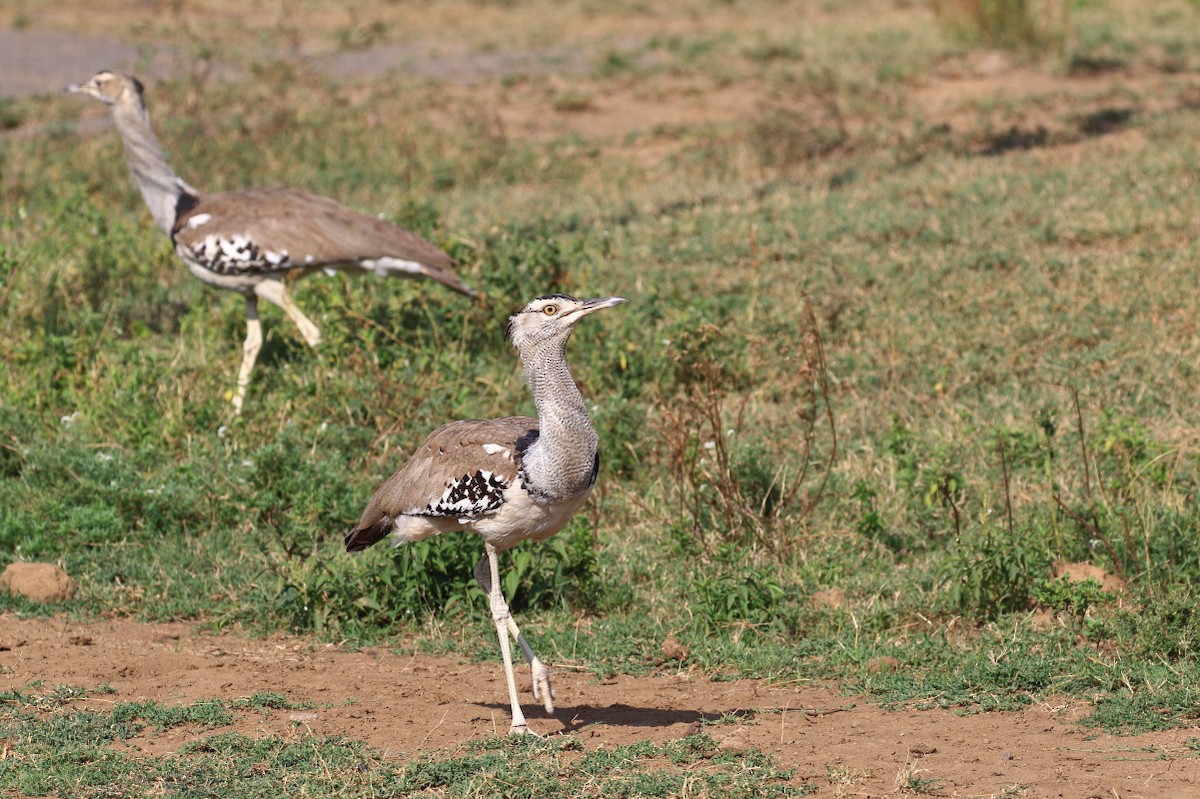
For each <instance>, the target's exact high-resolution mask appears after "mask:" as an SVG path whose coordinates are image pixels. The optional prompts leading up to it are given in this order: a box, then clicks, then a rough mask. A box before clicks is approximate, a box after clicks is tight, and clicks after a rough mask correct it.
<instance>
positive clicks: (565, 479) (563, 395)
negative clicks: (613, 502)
mask: <svg viewBox="0 0 1200 799" xmlns="http://www.w3.org/2000/svg"><path fill="white" fill-rule="evenodd" d="M567 338H568V336H556V337H553V338H550V339H548V340H546V341H542V342H539V343H538V344H537V345H536V346H534V347H531V348H529V349H528V350H527V351H522V352H521V363H522V365H523V366H524V367H525V377H526V379H527V380H528V381H529V388H530V389H531V390H532V392H533V403H534V405H535V406H537V413H538V426H539V434H538V440H537V441H536V442H534V443H533V444H532V445H531V446H530V447H529V449H528V450H527V451H526V452H525V456H524V464H523V466H524V468H523V472H524V476H525V480H526V481H527V485H526V488H527V489H528V490H529V491H530V493H532V494H534V495H541V496H544V497H547V498H549V499H552V500H564V499H568V498H571V497H575V496H578V495H580V494H583V493H586V492H587V491H588V490H589V489H590V488H591V487H592V484H593V483H595V480H596V452H597V449H598V447H599V443H600V442H599V437H598V436H597V435H596V429H595V428H594V427H592V422H591V419H589V418H588V412H587V406H586V405H585V404H584V401H583V395H582V394H580V393H579V388H578V387H577V386H576V385H575V380H574V378H572V377H571V370H570V369H569V368H568V367H567V355H566V346H567Z"/></svg>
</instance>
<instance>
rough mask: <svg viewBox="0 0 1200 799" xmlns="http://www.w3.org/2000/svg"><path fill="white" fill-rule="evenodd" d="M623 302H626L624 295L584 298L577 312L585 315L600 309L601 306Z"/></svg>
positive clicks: (610, 306) (606, 306)
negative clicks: (592, 298)
mask: <svg viewBox="0 0 1200 799" xmlns="http://www.w3.org/2000/svg"><path fill="white" fill-rule="evenodd" d="M623 302H625V298H624V297H599V298H597V299H594V300H584V301H583V304H582V305H581V306H580V307H579V310H578V311H576V313H578V314H579V315H580V316H585V315H587V314H590V313H592V312H593V311H599V310H600V309H601V308H612V307H613V306H614V305H620V304H621V303H623Z"/></svg>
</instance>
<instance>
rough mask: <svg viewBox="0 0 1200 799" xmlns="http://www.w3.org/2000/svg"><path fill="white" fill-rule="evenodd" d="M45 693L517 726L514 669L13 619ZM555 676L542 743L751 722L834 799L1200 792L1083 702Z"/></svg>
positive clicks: (325, 722)
mask: <svg viewBox="0 0 1200 799" xmlns="http://www.w3.org/2000/svg"><path fill="white" fill-rule="evenodd" d="M521 676H522V678H523V679H527V674H524V673H523V674H522V675H521ZM36 680H40V681H41V682H42V684H43V685H44V686H45V687H46V688H52V687H54V686H57V685H60V684H66V685H73V686H80V687H85V688H92V687H96V686H100V685H105V684H107V685H110V686H111V687H112V688H113V689H115V693H112V694H103V695H101V696H100V697H99V698H96V699H92V700H88V701H90V702H93V703H109V702H131V701H138V700H154V701H158V702H164V703H186V702H192V701H196V700H200V699H204V698H210V697H224V698H236V697H248V696H250V695H252V694H254V693H255V692H258V691H278V692H283V693H285V694H286V695H287V696H288V698H289V700H291V701H292V702H295V703H301V702H311V703H314V707H313V708H312V709H311V710H310V711H309V710H306V711H288V710H276V711H271V712H270V715H269V716H267V718H266V719H265V720H264V719H263V718H262V717H261V716H259V715H257V714H247V715H246V717H245V718H244V719H243V720H242V721H241V722H239V724H240V726H241V727H242V728H243V731H244V732H247V733H249V734H274V735H279V736H284V737H297V736H303V735H309V734H318V735H333V734H340V735H345V736H347V737H349V738H353V739H358V740H364V741H366V742H368V743H370V744H371V745H372V746H374V747H377V748H379V749H380V750H383V751H384V752H386V753H388V755H389V756H391V757H395V758H397V759H401V760H403V759H405V758H409V757H412V756H413V755H414V754H415V753H418V752H421V751H423V750H428V749H433V748H438V747H446V746H453V745H455V744H459V743H462V742H464V741H467V740H470V739H471V738H475V737H479V736H487V735H494V734H497V733H503V732H505V731H506V729H507V724H508V718H507V714H508V707H507V702H506V698H505V688H504V682H503V676H502V671H501V668H500V665H499V662H498V660H497V662H495V663H462V662H459V661H457V660H454V659H451V658H437V657H427V656H420V655H412V654H404V653H394V652H389V651H384V650H366V651H360V652H347V651H343V650H341V649H339V648H337V647H335V646H314V645H312V644H310V643H307V642H305V641H301V640H294V639H288V638H273V639H269V640H250V639H246V638H240V637H236V636H224V635H223V636H211V635H206V634H203V633H200V632H197V631H196V630H195V629H193V628H192V627H190V626H189V625H186V624H141V623H138V622H133V621H128V620H116V621H103V622H98V623H90V624H80V623H75V622H71V621H69V620H67V619H64V618H54V619H50V620H46V619H32V620H23V619H18V618H15V617H13V616H11V615H6V616H0V690H28V686H29V685H30V683H32V682H33V681H36ZM554 680H555V693H556V695H557V697H558V711H557V713H556V715H555V716H554V717H546V716H545V715H544V713H543V712H542V710H541V709H540V708H539V707H538V706H537V704H536V703H534V702H533V701H532V697H529V696H527V697H526V698H527V699H529V704H528V705H526V709H527V713H529V715H530V723H531V725H534V726H535V728H536V729H537V730H538V731H539V732H541V733H543V734H549V735H554V734H560V733H575V734H577V735H579V736H580V737H581V738H582V740H583V743H584V747H585V748H587V749H592V748H601V747H612V746H616V745H621V744H628V743H632V742H635V741H642V740H653V741H664V740H668V739H671V738H679V737H682V736H685V735H689V734H691V733H693V732H695V731H697V730H698V729H699V726H698V724H697V722H699V721H700V720H701V719H715V718H720V717H721V716H723V715H726V714H734V713H737V714H739V715H741V716H742V717H743V718H744V721H739V722H735V723H731V724H720V725H713V726H708V727H707V728H706V729H707V730H708V732H709V733H710V734H711V735H712V736H713V737H714V738H716V739H717V740H719V741H720V742H722V744H724V745H726V746H729V747H755V748H758V749H760V750H762V751H765V752H768V753H770V754H772V755H774V756H775V757H776V758H777V760H778V762H779V764H780V765H781V766H783V767H786V768H789V769H795V770H796V773H795V777H794V778H793V779H794V781H795V782H796V783H797V784H798V785H799V784H805V783H807V784H815V785H818V786H820V789H819V791H818V792H817V793H816V795H817V796H831V797H832V796H856V797H875V796H897V795H904V791H903V790H902V788H901V783H902V782H903V781H904V779H905V778H906V777H907V775H909V774H916V775H917V776H918V778H920V779H937V780H940V782H939V783H938V784H937V785H936V788H934V789H932V791H931V793H932V794H933V795H940V796H1001V795H1015V796H1029V797H1070V798H1071V799H1090V798H1091V797H1097V798H1099V797H1105V799H1133V798H1134V797H1163V798H1164V799H1166V798H1168V797H1181V798H1182V797H1189V796H1197V795H1200V761H1198V760H1195V759H1164V758H1165V756H1167V755H1169V754H1174V755H1175V756H1176V757H1179V756H1181V755H1182V756H1186V753H1187V752H1188V750H1187V748H1186V746H1185V742H1186V741H1187V739H1188V738H1191V737H1195V736H1196V735H1197V731H1196V730H1172V731H1169V732H1163V733H1155V734H1150V735H1137V736H1129V737H1116V736H1112V735H1106V734H1096V733H1094V732H1092V731H1089V730H1087V729H1085V728H1083V727H1080V726H1078V725H1077V724H1075V723H1074V721H1075V720H1076V719H1078V718H1080V717H1081V716H1082V715H1085V714H1086V712H1087V707H1086V705H1084V704H1081V703H1078V702H1070V701H1063V702H1061V703H1047V704H1043V705H1039V706H1036V707H1033V708H1031V709H1029V710H1027V711H1025V712H1022V713H977V714H974V715H957V714H955V713H952V712H949V711H941V710H932V711H902V712H889V711H886V710H883V709H881V708H879V707H877V706H875V705H872V704H870V703H868V702H866V701H864V700H863V699H862V698H861V697H848V696H842V695H840V694H839V693H838V691H837V689H836V687H835V686H830V685H823V684H791V685H780V684H769V683H764V682H758V681H753V680H737V681H733V682H712V681H709V680H708V679H706V678H705V677H704V676H703V675H700V674H695V673H690V672H687V671H682V672H673V673H662V674H659V675H656V676H652V677H619V678H616V679H612V680H604V681H600V682H597V681H596V680H594V679H593V678H592V677H590V676H588V675H586V674H581V673H578V672H572V671H567V670H561V669H560V670H556V671H555V674H554ZM526 693H528V692H527V691H526ZM85 704H86V703H85ZM205 734H206V732H205V731H204V730H202V729H189V728H174V729H172V730H169V731H167V732H165V733H162V734H159V735H151V736H149V737H142V738H137V739H134V740H132V741H130V742H129V745H130V746H134V747H138V748H139V749H140V750H141V751H143V752H145V753H147V754H152V755H163V754H167V753H170V752H174V751H176V750H178V749H179V748H180V747H181V746H182V745H183V744H185V743H187V742H188V741H189V740H192V739H194V738H196V737H200V736H203V735H205ZM1006 792H1007V793H1006ZM910 795H911V794H910Z"/></svg>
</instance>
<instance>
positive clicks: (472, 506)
mask: <svg viewBox="0 0 1200 799" xmlns="http://www.w3.org/2000/svg"><path fill="white" fill-rule="evenodd" d="M507 488H508V482H507V481H506V480H505V479H504V478H503V477H501V476H500V475H498V474H495V473H494V472H489V471H487V470H484V469H481V470H479V471H477V472H475V473H474V474H464V475H462V476H461V477H459V478H458V479H456V480H452V481H450V482H449V483H447V484H446V490H445V491H444V492H443V493H442V496H441V497H440V498H438V499H437V500H435V501H433V502H431V503H429V506H428V507H426V508H418V509H414V510H412V511H409V512H408V513H407V514H405V515H407V516H448V517H451V518H457V519H459V520H460V521H462V522H463V523H464V524H465V523H466V522H468V521H470V520H471V519H473V518H475V517H477V516H481V515H483V514H485V513H489V512H491V511H494V510H496V509H497V508H499V507H500V506H501V505H503V504H504V492H505V490H506V489H507Z"/></svg>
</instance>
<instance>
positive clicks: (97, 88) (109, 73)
mask: <svg viewBox="0 0 1200 799" xmlns="http://www.w3.org/2000/svg"><path fill="white" fill-rule="evenodd" d="M67 91H69V92H74V93H75V94H87V95H90V96H92V97H95V98H96V99H97V100H99V101H100V102H102V103H104V104H105V105H115V104H116V103H118V102H120V101H121V99H122V97H125V98H126V99H127V100H134V99H141V97H142V92H143V89H142V82H141V81H140V80H138V79H137V78H135V77H134V76H133V75H130V74H129V73H128V72H120V71H118V70H114V69H104V70H101V71H99V72H97V73H96V74H95V75H93V76H92V77H91V79H90V80H88V81H87V83H72V84H71V85H70V86H68V87H67ZM127 92H128V93H129V94H128V95H126V93H127Z"/></svg>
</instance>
